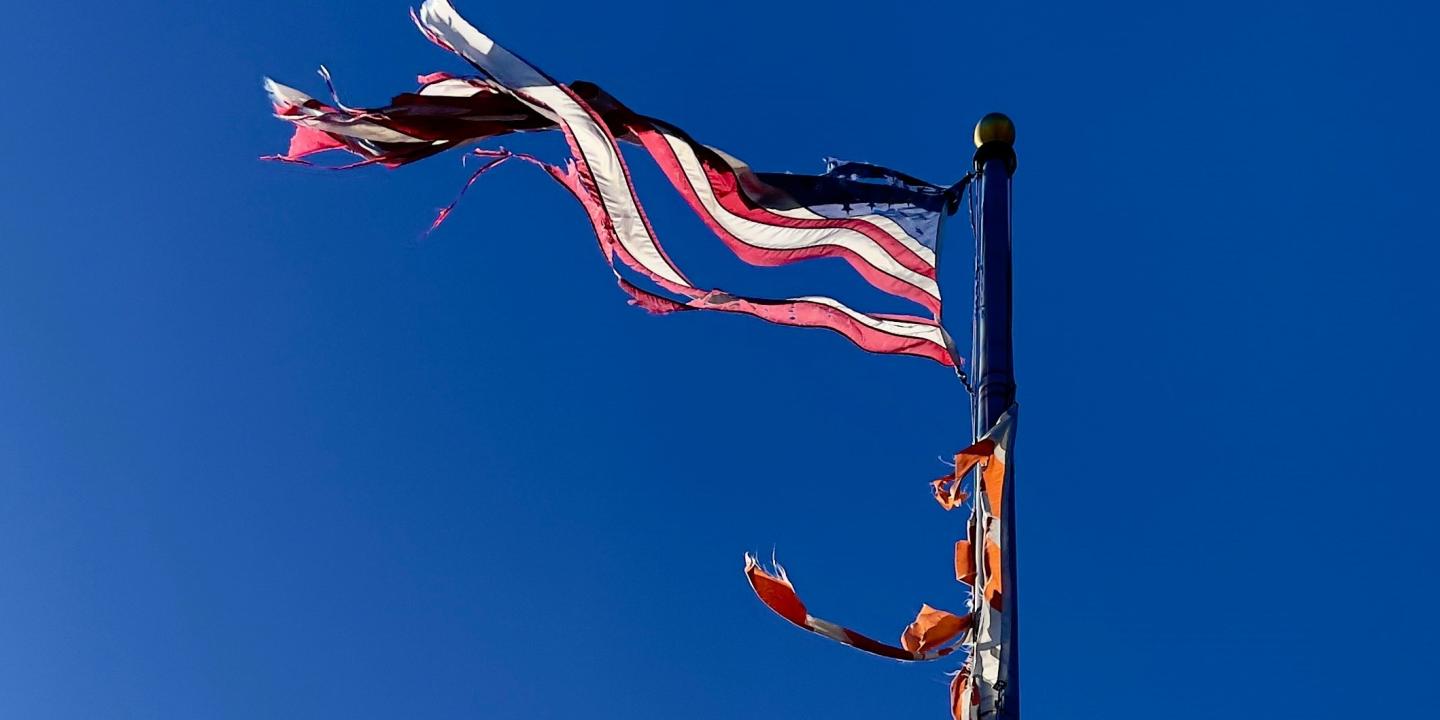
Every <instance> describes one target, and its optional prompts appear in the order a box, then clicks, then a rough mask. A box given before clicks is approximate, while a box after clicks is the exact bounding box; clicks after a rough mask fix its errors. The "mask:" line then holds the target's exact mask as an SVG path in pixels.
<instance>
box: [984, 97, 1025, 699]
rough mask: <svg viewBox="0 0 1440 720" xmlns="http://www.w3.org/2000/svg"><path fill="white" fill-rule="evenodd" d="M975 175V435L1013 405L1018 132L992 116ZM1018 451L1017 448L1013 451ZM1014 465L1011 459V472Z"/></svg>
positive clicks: (1015, 614) (1006, 638) (1016, 674)
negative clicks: (1013, 205) (1013, 210)
mask: <svg viewBox="0 0 1440 720" xmlns="http://www.w3.org/2000/svg"><path fill="white" fill-rule="evenodd" d="M975 148H976V149H975V170H976V171H977V172H978V173H979V174H980V175H979V178H978V180H977V182H978V184H979V193H980V212H979V217H978V219H977V224H976V225H977V232H976V238H975V240H976V251H975V257H976V261H977V264H978V268H977V269H978V270H979V272H978V273H977V277H976V293H975V378H976V385H975V415H976V420H977V421H978V422H977V423H976V433H977V434H984V433H985V432H986V431H988V430H989V429H990V428H991V427H993V426H994V425H995V423H996V421H998V420H999V419H1000V416H1001V415H1003V414H1004V413H1005V411H1006V410H1007V409H1009V408H1010V405H1011V404H1013V403H1014V402H1015V369H1014V368H1015V366H1014V347H1013V344H1012V342H1011V335H1010V329H1011V323H1010V307H1011V302H1010V301H1011V291H1010V279H1011V273H1010V177H1011V176H1012V175H1013V174H1014V173H1015V124H1014V123H1012V122H1011V121H1010V118H1008V117H1006V116H1004V115H1002V114H1000V113H990V114H989V115H986V116H985V117H983V118H981V119H980V122H979V123H977V124H976V125H975ZM1012 450H1013V447H1012ZM1013 462H1014V458H1007V459H1006V463H1007V464H1012V463H1013ZM1011 477H1012V482H1008V483H1006V484H1005V489H1004V491H1003V494H1002V497H1001V508H1002V514H1001V525H1002V532H1003V537H1002V549H1001V560H1000V573H1001V577H1003V578H1004V583H1005V589H1004V597H1005V614H1006V615H1008V616H1009V618H1008V622H1007V623H1006V628H1005V630H1003V631H1002V633H1004V634H1002V636H1001V640H1002V642H1003V643H1004V649H1002V651H1001V652H1002V665H1001V667H1000V672H999V682H997V683H996V690H997V695H998V696H999V704H998V707H997V711H998V712H997V713H996V716H997V720H1019V718H1020V603H1019V593H1018V592H1017V591H1016V590H1017V587H1018V585H1019V582H1018V579H1019V577H1018V573H1016V563H1015V500H1014V494H1015V483H1014V482H1013V477H1014V470H1013V465H1012V470H1011Z"/></svg>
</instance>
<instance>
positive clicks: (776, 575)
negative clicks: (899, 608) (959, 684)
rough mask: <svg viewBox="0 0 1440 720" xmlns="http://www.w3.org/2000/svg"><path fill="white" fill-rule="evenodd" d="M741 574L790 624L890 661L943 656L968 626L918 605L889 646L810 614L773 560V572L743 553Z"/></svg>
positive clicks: (964, 618)
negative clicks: (743, 563) (912, 616)
mask: <svg viewBox="0 0 1440 720" xmlns="http://www.w3.org/2000/svg"><path fill="white" fill-rule="evenodd" d="M745 577H746V579H748V580H749V581H750V588H751V589H752V590H754V591H755V596H756V597H758V598H760V601H761V602H763V603H765V606H766V607H768V608H770V609H771V610H772V611H774V612H775V614H776V615H779V616H780V617H782V618H785V619H786V620H788V621H790V623H791V624H793V625H795V626H797V627H801V628H804V629H806V630H809V631H810V632H813V633H816V634H817V635H823V636H825V637H827V638H830V639H831V640H834V641H835V642H838V643H841V644H844V645H849V646H850V647H853V648H855V649H857V650H862V651H864V652H867V653H870V654H872V655H879V656H881V657H887V658H890V659H892V660H905V661H920V660H935V659H937V658H942V657H945V656H946V655H949V654H950V653H952V652H955V650H956V648H957V641H958V640H960V639H961V638H962V636H963V635H964V634H965V633H966V631H968V630H969V629H970V617H969V616H960V615H954V614H952V613H948V612H945V611H944V610H936V609H935V608H932V607H930V606H929V605H921V606H920V612H919V614H918V615H917V616H916V618H915V621H914V622H912V623H910V625H909V626H908V627H906V628H905V630H904V631H903V632H902V633H901V635H900V645H899V646H898V647H897V646H895V645H890V644H887V643H883V642H880V641H879V640H875V639H873V638H870V637H867V636H865V635H861V634H860V633H858V632H855V631H854V630H851V629H849V628H846V627H843V626H841V625H836V624H835V623H832V622H830V621H828V620H822V619H820V618H817V617H815V616H813V615H811V614H810V612H809V610H807V609H806V608H805V603H803V602H801V600H800V596H799V595H798V594H796V592H795V586H793V585H791V584H790V578H789V577H788V576H787V575H786V574H785V569H784V568H783V567H780V565H779V564H778V563H777V564H776V565H775V568H774V570H773V571H767V570H765V569H764V568H762V567H760V563H759V561H757V560H756V559H755V556H754V555H750V554H749V553H746V555H745Z"/></svg>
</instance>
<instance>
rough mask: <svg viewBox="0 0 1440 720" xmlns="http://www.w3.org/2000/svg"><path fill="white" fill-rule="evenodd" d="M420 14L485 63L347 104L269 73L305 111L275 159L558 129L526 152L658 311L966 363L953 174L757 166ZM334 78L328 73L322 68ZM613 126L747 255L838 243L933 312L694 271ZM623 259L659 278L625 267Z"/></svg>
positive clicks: (402, 153)
mask: <svg viewBox="0 0 1440 720" xmlns="http://www.w3.org/2000/svg"><path fill="white" fill-rule="evenodd" d="M414 17H415V22H416V24H417V26H419V28H420V29H421V31H422V32H423V33H424V34H425V36H426V37H428V38H429V39H430V40H432V41H433V42H435V43H436V44H437V45H439V46H441V47H443V48H445V49H447V50H450V51H451V52H454V53H455V54H457V55H459V56H460V57H462V58H464V59H465V60H466V61H467V62H469V63H470V64H471V65H472V66H473V67H475V68H476V69H477V70H479V71H480V72H481V73H482V74H483V75H482V76H481V77H457V76H453V75H449V74H446V73H432V74H430V75H425V76H422V77H421V78H420V83H421V87H420V88H419V89H418V90H417V91H415V92H413V93H408V94H403V95H399V96H396V97H395V98H394V99H393V100H392V101H391V104H390V105H388V106H385V107H381V108H370V109H365V108H359V109H356V108H350V107H347V106H345V105H344V104H342V103H341V102H340V101H339V100H338V99H336V98H332V102H330V103H325V102H321V101H318V100H315V99H314V98H311V97H309V96H307V95H305V94H303V93H300V92H299V91H297V90H294V89H292V88H288V87H285V86H282V85H279V84H278V83H274V82H273V81H268V80H267V82H266V87H267V90H268V91H269V93H270V96H271V100H272V103H273V104H274V106H275V108H276V115H277V117H279V118H281V119H283V120H286V121H288V122H290V123H292V124H294V125H295V126H296V131H295V135H294V137H293V138H292V141H291V145H290V148H289V151H288V152H287V153H286V154H285V155H282V156H277V157H276V159H278V160H283V161H288V162H298V163H309V162H310V157H311V156H312V155H315V154H316V153H320V152H323V151H326V150H344V151H348V152H350V153H352V154H354V155H356V156H358V157H359V158H360V159H359V160H358V161H357V162H354V163H351V164H349V165H345V166H342V167H355V166H360V165H370V164H378V165H382V166H386V167H396V166H399V165H404V164H408V163H411V162H415V161H417V160H420V159H423V158H425V157H429V156H431V155H434V154H436V153H439V152H442V151H444V150H447V149H450V148H456V147H461V146H464V145H467V144H470V143H473V142H475V141H479V140H484V139H487V138H495V137H500V136H504V135H507V134H510V133H514V132H524V131H536V130H552V129H554V130H559V131H560V132H561V133H562V134H563V135H564V137H565V140H566V142H567V144H568V145H569V147H570V151H571V159H570V160H569V161H568V162H567V163H566V164H565V165H563V166H556V165H551V164H548V163H543V162H540V161H538V160H534V159H533V158H528V160H530V161H531V162H532V163H533V164H536V165H539V166H541V167H542V168H543V169H545V171H546V172H548V173H549V174H550V176H551V177H553V178H554V179H556V180H557V181H558V182H559V183H560V184H561V185H562V186H563V187H565V188H566V189H567V190H568V191H570V192H571V193H572V194H573V195H574V196H575V198H576V199H577V200H578V201H579V202H580V204H581V205H582V206H583V207H584V208H585V211H586V214H587V216H588V217H589V219H590V221H591V225H592V228H593V229H594V231H595V234H596V237H597V239H598V241H599V243H600V247H601V250H602V252H603V253H604V255H605V257H606V260H607V261H608V262H609V263H610V264H611V267H612V270H614V271H615V274H616V278H617V281H618V283H619V285H620V286H621V288H622V289H624V290H625V292H626V293H627V294H628V295H629V296H630V297H631V300H632V302H633V303H634V304H636V305H638V306H640V307H643V308H645V309H647V310H649V311H651V312H655V313H670V312H676V311H681V310H718V311H721V312H731V313H738V314H744V315H750V316H753V317H758V318H761V319H763V320H767V321H769V322H773V323H779V324H784V325H793V326H800V327H819V328H825V329H829V330H832V331H835V332H837V333H840V334H841V335H843V336H844V337H846V338H848V339H849V340H850V341H851V342H853V343H855V344H856V345H858V346H860V347H861V348H864V349H866V350H869V351H871V352H878V353H890V354H901V355H915V356H919V357H927V358H930V359H932V360H935V361H937V362H940V363H942V364H945V365H957V364H958V363H959V358H958V357H957V355H956V354H955V351H954V346H953V343H952V342H951V341H950V338H949V337H948V335H947V334H946V333H945V331H944V329H943V328H942V327H941V325H940V322H939V318H940V291H939V286H938V284H937V281H936V265H937V257H936V254H937V251H938V234H939V229H940V220H941V218H942V217H943V216H944V215H945V214H947V213H948V212H949V211H950V209H952V208H953V206H954V202H955V199H956V197H957V193H958V192H959V186H957V187H952V188H942V187H939V186H935V185H931V184H929V183H924V182H922V181H919V180H916V179H914V178H911V177H909V176H906V175H903V174H901V173H897V172H894V171H891V170H887V169H885V168H880V167H877V166H873V165H866V164H863V163H835V164H833V165H832V167H831V168H830V170H829V171H827V173H825V174H824V175H819V176H805V175H782V174H769V173H755V172H752V171H751V170H750V169H749V168H748V167H747V166H745V165H744V164H743V163H741V162H740V161H738V160H736V159H734V158H733V157H731V156H729V155H726V154H724V153H722V152H720V151H718V150H715V149H713V148H709V147H706V146H704V145H701V144H699V143H697V142H696V141H694V140H693V139H692V138H690V137H689V136H688V135H686V134H685V133H683V132H682V131H680V130H679V129H678V128H675V127H674V126H671V125H669V124H667V123H664V122H661V121H659V120H655V119H653V118H647V117H644V116H641V115H638V114H636V113H634V112H632V111H630V110H629V109H628V108H626V107H624V106H623V105H622V104H620V103H619V102H618V101H616V100H615V99H614V98H612V97H610V96H609V95H607V94H605V93H604V91H602V90H600V89H599V88H598V87H596V86H594V85H593V84H589V83H583V82H578V83H574V84H572V85H565V84H562V83H558V82H556V81H555V80H553V79H551V78H550V77H549V76H548V75H546V74H545V73H544V72H542V71H541V70H539V69H538V68H536V67H535V66H533V65H531V64H529V63H528V62H526V61H524V60H523V59H521V58H520V57H518V56H517V55H515V54H513V53H511V52H510V51H508V50H506V49H505V48H504V47H502V46H500V45H498V44H497V43H495V41H494V40H493V39H491V38H490V37H489V36H488V35H486V34H484V33H482V32H480V31H479V30H478V29H476V28H475V27H474V26H472V25H471V24H470V23H468V22H467V21H466V20H465V19H464V18H462V17H460V15H459V14H458V13H457V12H456V11H455V9H454V8H453V7H451V6H450V4H449V2H447V1H446V0H428V1H427V2H425V3H424V5H422V6H421V8H420V10H419V12H418V13H416V14H415V16H414ZM326 79H327V84H328V74H326ZM332 95H333V88H332ZM618 140H624V141H626V142H628V143H632V144H635V145H637V146H639V147H640V148H642V149H643V150H644V151H645V152H647V153H648V155H649V156H650V158H651V159H652V160H654V161H655V162H656V163H657V164H658V165H659V167H660V168H661V170H662V171H664V173H665V176H666V178H667V179H668V180H669V181H670V182H671V184H672V185H673V186H674V187H675V189H676V190H677V191H679V192H680V194H681V195H682V197H684V199H685V200H686V202H687V203H688V204H689V205H690V207H691V208H692V210H694V211H695V213H696V214H697V215H698V216H699V217H700V218H701V220H702V221H704V222H705V224H706V225H707V227H709V228H710V229H711V230H712V231H713V232H714V233H715V234H716V235H717V236H718V237H720V238H721V240H723V241H724V242H725V243H726V245H727V247H729V248H730V250H731V251H732V252H734V254H735V255H736V256H737V257H739V258H740V259H741V260H743V261H745V262H747V263H749V264H752V265H760V266H773V265H783V264H788V263H791V262H797V261H800V260H807V259H812V258H822V257H828V258H836V259H839V260H842V261H844V262H846V263H848V264H849V265H850V267H851V268H853V269H854V270H855V271H856V272H857V274H859V275H860V276H861V277H862V278H864V279H865V280H866V281H867V282H869V283H870V284H871V285H872V286H874V287H876V288H877V289H879V290H881V291H883V292H886V293H889V294H891V295H894V296H896V297H900V298H904V299H906V300H909V301H911V302H913V303H915V304H917V305H919V306H920V307H921V308H923V309H924V310H925V311H926V315H924V316H921V315H894V314H882V313H867V312H862V311H859V310H856V309H853V308H851V307H849V306H847V305H845V304H844V303H842V302H840V301H839V300H836V299H835V298H832V297H827V296H820V295H814V296H804V297H795V298H788V299H783V300H767V299H760V298H749V297H744V296H741V295H736V294H732V293H729V292H725V291H723V290H716V289H706V288H703V287H701V286H699V285H696V284H695V283H693V282H692V281H691V280H690V279H689V278H688V277H687V276H686V275H685V274H684V273H683V272H681V270H680V269H679V268H678V267H676V265H675V263H674V262H673V261H672V259H671V258H670V257H669V256H668V254H667V253H666V252H665V250H664V249H663V247H662V246H661V245H660V243H659V240H658V238H657V237H656V235H655V232H654V230H653V228H652V227H651V226H650V223H649V221H648V219H647V218H646V216H645V212H644V209H643V207H642V205H641V204H640V202H639V199H638V193H637V191H636V188H635V186H634V184H633V183H632V181H631V178H630V173H629V169H628V167H627V166H626V163H625V160H624V158H623V157H622V156H621V154H620V151H619V147H618V144H617V141H618ZM497 153H499V154H501V155H505V154H504V151H495V150H487V151H481V153H480V154H484V155H486V156H487V157H491V158H497V157H500V156H499V155H497ZM506 157H508V155H506ZM500 159H505V158H500ZM487 167H488V166H487ZM473 179H474V178H473V177H472V181H473ZM452 207H453V206H452ZM450 209H451V208H450V207H447V208H446V209H445V210H444V211H442V212H441V215H440V217H438V218H437V224H438V222H439V221H443V220H444V219H445V216H447V215H448V214H449V211H450ZM622 269H623V270H624V271H625V272H627V273H634V274H635V275H637V276H639V277H638V278H637V280H644V281H647V282H649V283H653V285H654V286H655V289H653V290H651V289H644V288H642V287H640V286H639V285H638V284H637V283H636V282H634V281H631V280H630V279H627V278H625V277H624V276H623V275H622V273H621V272H620V271H621V270H622Z"/></svg>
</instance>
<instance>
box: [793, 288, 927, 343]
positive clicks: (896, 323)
mask: <svg viewBox="0 0 1440 720" xmlns="http://www.w3.org/2000/svg"><path fill="white" fill-rule="evenodd" d="M789 301H790V302H811V303H816V304H818V305H824V306H826V307H830V308H834V309H836V310H839V311H840V312H842V313H845V314H846V315H848V316H850V317H851V318H854V320H855V321H856V322H858V323H860V324H862V325H864V326H866V327H869V328H872V329H875V330H879V331H881V332H885V333H889V334H891V335H899V336H901V337H908V338H914V339H916V340H924V341H926V342H932V343H935V344H936V345H939V346H940V347H942V348H943V347H946V345H945V333H944V331H942V330H941V329H940V326H939V325H929V324H926V323H917V322H907V321H904V320H886V319H883V318H877V317H874V316H871V315H866V314H865V313H862V312H859V311H858V310H852V309H850V308H849V307H846V306H845V304H844V303H841V302H840V301H839V300H836V299H835V298H828V297H824V296H820V295H808V296H805V297H797V298H790V300H789Z"/></svg>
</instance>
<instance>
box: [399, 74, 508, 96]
mask: <svg viewBox="0 0 1440 720" xmlns="http://www.w3.org/2000/svg"><path fill="white" fill-rule="evenodd" d="M487 91H491V89H490V88H488V87H485V86H482V85H474V84H472V83H471V81H470V80H469V79H468V78H447V79H445V80H441V81H440V82H435V83H430V84H429V85H426V86H425V87H423V88H420V92H418V93H416V94H417V95H427V96H431V97H474V96H475V95H479V94H480V93H482V92H487Z"/></svg>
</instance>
